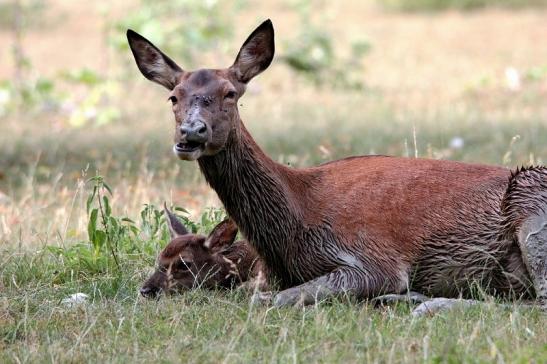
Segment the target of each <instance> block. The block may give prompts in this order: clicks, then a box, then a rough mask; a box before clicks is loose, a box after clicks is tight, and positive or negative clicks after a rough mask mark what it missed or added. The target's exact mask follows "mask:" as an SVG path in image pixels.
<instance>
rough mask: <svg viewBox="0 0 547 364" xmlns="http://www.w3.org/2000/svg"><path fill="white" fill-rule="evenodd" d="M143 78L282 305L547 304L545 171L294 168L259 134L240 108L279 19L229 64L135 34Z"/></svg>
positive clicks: (403, 163) (438, 166) (269, 56)
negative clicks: (400, 297) (419, 299)
mask: <svg viewBox="0 0 547 364" xmlns="http://www.w3.org/2000/svg"><path fill="white" fill-rule="evenodd" d="M127 38H128V42H129V46H130V49H131V51H132V54H133V56H134V59H135V61H136V64H137V67H138V69H139V70H140V72H141V73H142V74H143V75H144V77H145V78H147V79H148V80H151V81H153V82H155V83H157V84H159V85H161V86H163V87H165V88H166V89H167V90H168V91H169V97H168V99H169V100H170V101H171V104H172V111H173V114H174V119H175V133H174V145H173V152H174V154H175V155H176V156H177V157H178V158H179V159H181V160H183V161H196V162H197V164H198V166H199V169H200V171H201V173H202V175H203V176H204V177H205V180H206V182H207V183H208V184H209V185H210V186H211V187H212V188H213V189H214V191H215V192H216V194H217V195H218V197H219V199H220V201H221V202H222V204H223V206H224V208H225V209H226V211H227V213H228V215H229V216H230V218H232V219H233V220H234V222H235V223H236V224H237V226H238V227H239V229H240V230H241V231H242V233H243V236H244V237H245V238H246V239H247V240H248V242H249V243H250V244H251V245H252V246H253V248H254V249H255V250H256V252H257V253H258V255H259V256H260V258H261V259H262V260H263V262H264V264H265V266H266V267H267V269H268V272H269V275H270V278H272V279H275V281H276V283H277V287H278V288H279V291H277V292H276V293H275V294H274V296H273V298H272V301H271V303H272V304H273V305H274V306H277V307H281V306H295V305H310V304H315V303H317V302H320V301H323V300H328V299H331V298H335V297H339V296H346V295H347V296H350V297H355V298H357V299H369V298H372V297H375V296H381V295H383V294H404V293H405V292H409V291H410V290H412V291H415V292H418V293H423V294H427V295H428V296H433V297H456V298H457V297H472V296H474V292H475V289H476V288H477V287H478V288H480V290H481V291H484V292H486V293H488V294H493V295H496V296H498V295H499V296H502V297H510V298H513V297H514V298H531V299H534V300H537V301H538V302H539V303H543V302H545V299H546V298H547V265H546V257H547V244H546V241H547V228H546V224H547V168H545V167H542V166H537V167H527V168H519V169H516V170H510V169H507V168H505V167H501V166H493V165H483V164H473V163H463V162H458V161H450V160H434V159H426V158H405V157H390V156H379V155H371V156H351V157H347V158H343V159H340V160H335V161H330V162H327V163H324V164H321V165H318V166H312V167H305V168H293V167H290V166H286V165H283V164H280V163H277V162H275V161H274V160H273V159H272V158H270V157H269V156H268V155H267V154H266V153H265V152H264V151H263V150H262V149H261V148H260V146H259V145H258V144H257V143H256V142H255V141H254V139H253V137H252V136H251V134H250V133H249V131H248V130H247V128H246V127H245V125H244V123H243V121H242V120H241V117H240V115H239V110H238V100H240V98H241V97H242V96H243V95H244V94H245V90H246V87H247V85H248V83H249V82H250V81H251V79H253V78H254V77H256V76H257V75H259V74H260V73H261V72H263V71H264V70H265V69H267V68H268V67H269V66H270V64H271V63H272V60H273V57H274V53H275V42H274V28H273V24H272V22H271V21H270V20H266V21H264V22H263V23H262V24H260V25H259V26H258V27H257V28H256V29H255V30H254V31H253V32H252V33H251V34H250V35H249V36H248V38H247V39H246V40H245V42H244V43H243V45H242V46H241V48H240V50H239V52H238V54H237V56H236V57H235V61H234V63H233V64H232V65H231V66H229V67H228V68H219V69H205V68H202V69H198V70H195V71H188V70H183V69H182V68H181V67H180V66H179V65H177V63H175V62H174V61H173V60H172V59H171V58H169V57H168V56H167V55H165V54H164V53H163V52H162V51H161V50H160V49H159V48H157V47H156V46H155V45H154V44H152V43H151V42H150V41H148V40H147V39H146V38H144V37H143V36H141V35H139V34H138V33H136V32H134V31H132V30H128V31H127Z"/></svg>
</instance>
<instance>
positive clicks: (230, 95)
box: [224, 90, 237, 99]
mask: <svg viewBox="0 0 547 364" xmlns="http://www.w3.org/2000/svg"><path fill="white" fill-rule="evenodd" d="M236 95H237V93H236V92H235V91H232V90H230V91H228V92H227V93H226V95H224V98H225V99H235V97H236Z"/></svg>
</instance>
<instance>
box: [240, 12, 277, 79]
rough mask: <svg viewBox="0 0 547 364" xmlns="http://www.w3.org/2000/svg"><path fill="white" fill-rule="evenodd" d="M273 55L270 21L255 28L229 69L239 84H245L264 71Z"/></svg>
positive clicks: (273, 44) (272, 30)
mask: <svg viewBox="0 0 547 364" xmlns="http://www.w3.org/2000/svg"><path fill="white" fill-rule="evenodd" d="M274 53H275V42H274V28H273V24H272V21H271V20H270V19H268V20H266V21H265V22H263V23H262V24H260V25H259V26H258V28H256V29H255V30H254V31H253V32H252V33H251V35H249V37H248V38H247V40H246V41H245V43H243V46H241V49H240V50H239V53H238V55H237V57H236V60H235V62H234V64H233V65H232V67H231V69H232V70H233V71H234V72H235V75H236V78H237V79H238V81H239V82H243V83H247V82H249V81H250V80H251V79H252V78H253V77H255V76H256V75H258V74H259V73H260V72H262V71H264V70H265V69H266V68H268V66H269V65H270V63H272V59H273V56H274Z"/></svg>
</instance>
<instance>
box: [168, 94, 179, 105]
mask: <svg viewBox="0 0 547 364" xmlns="http://www.w3.org/2000/svg"><path fill="white" fill-rule="evenodd" d="M168 100H169V101H171V103H172V104H173V105H175V104H176V103H177V102H178V101H179V100H178V99H177V97H176V96H169V99H168Z"/></svg>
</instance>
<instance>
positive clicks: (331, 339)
mask: <svg viewBox="0 0 547 364" xmlns="http://www.w3.org/2000/svg"><path fill="white" fill-rule="evenodd" d="M3 257H4V261H3V264H2V276H3V284H4V287H3V290H2V293H1V294H0V308H1V311H0V322H1V325H0V337H1V341H0V348H1V350H0V361H2V362H3V363H7V362H82V361H86V362H88V361H91V362H98V361H109V362H128V361H133V362H150V361H157V360H158V359H159V360H161V361H163V362H177V361H180V360H182V361H185V362H186V361H187V362H195V363H203V362H229V363H235V362H326V363H330V362H422V361H425V362H491V361H496V362H521V363H527V362H537V363H541V362H545V360H546V359H547V346H546V344H545V342H546V338H547V327H546V325H545V317H544V314H543V313H541V312H539V311H537V310H530V309H524V308H520V307H519V306H518V305H515V307H514V308H511V309H505V308H500V307H499V306H495V304H493V303H485V304H484V305H481V306H480V307H473V308H470V309H466V310H458V309H456V310H455V311H451V312H448V313H446V314H442V315H437V316H435V317H423V318H412V317H411V316H410V315H409V307H407V306H406V305H400V306H397V307H394V308H384V309H375V308H373V307H371V306H369V305H367V304H366V303H355V302H351V301H347V300H344V299H341V300H337V301H334V302H331V303H323V304H320V305H319V306H318V307H309V308H305V309H271V308H267V307H253V306H250V305H249V297H248V295H247V294H245V293H243V292H240V291H237V290H235V291H216V292H210V291H202V290H197V291H193V292H190V293H187V294H185V295H181V296H174V297H169V298H162V299H160V300H159V301H154V300H148V301H147V300H144V299H142V298H140V297H138V295H137V294H136V290H137V288H138V285H139V283H140V282H141V281H142V280H143V278H144V277H145V274H144V271H145V270H146V267H147V264H145V263H144V262H139V260H137V261H133V262H132V263H130V264H127V265H125V266H124V267H123V269H122V270H121V271H119V272H118V271H116V272H115V271H110V272H106V273H103V274H100V275H96V276H90V277H81V278H77V279H74V280H71V281H69V282H66V283H63V284H53V283H52V279H53V277H55V272H54V269H55V267H57V269H58V267H59V262H58V261H55V260H53V258H52V257H51V256H48V255H47V254H46V255H44V253H37V254H33V255H28V254H23V255H20V254H18V253H12V254H11V255H3ZM61 266H62V264H61ZM74 292H84V293H87V294H88V295H90V301H89V303H87V304H82V305H79V306H73V307H69V306H66V305H64V304H62V303H61V300H62V299H63V298H65V297H66V296H67V295H69V294H71V293H74Z"/></svg>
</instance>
